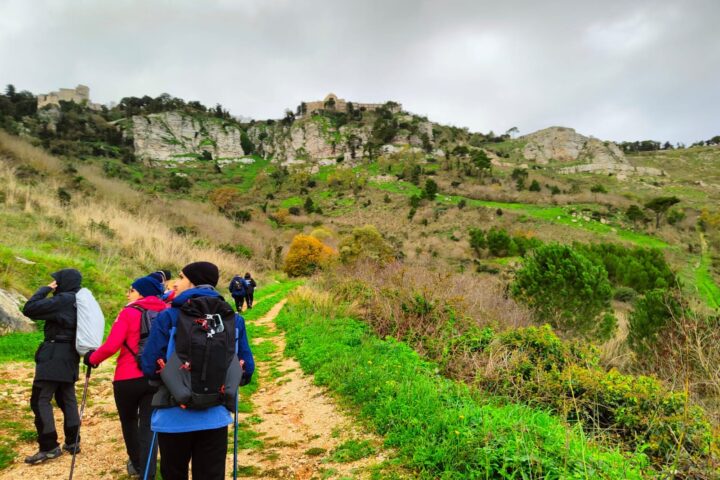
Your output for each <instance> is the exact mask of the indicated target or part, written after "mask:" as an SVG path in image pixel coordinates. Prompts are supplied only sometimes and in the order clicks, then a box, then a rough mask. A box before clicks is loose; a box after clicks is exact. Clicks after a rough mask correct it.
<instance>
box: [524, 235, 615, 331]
mask: <svg viewBox="0 0 720 480" xmlns="http://www.w3.org/2000/svg"><path fill="white" fill-rule="evenodd" d="M511 291H512V293H513V295H514V296H515V297H516V298H518V299H520V300H522V301H524V302H525V303H527V304H528V306H529V307H530V308H531V309H532V310H533V311H534V312H535V315H536V317H537V318H538V319H539V320H540V321H542V322H549V323H550V324H551V325H553V326H554V327H556V328H558V329H560V330H562V331H564V332H567V333H571V334H575V335H582V336H593V337H596V338H601V339H602V338H607V330H608V329H607V325H604V324H603V323H602V322H599V321H598V319H600V318H605V317H602V315H603V313H604V312H605V311H607V310H608V309H609V308H610V296H611V293H612V289H611V287H610V282H609V281H608V277H607V271H606V270H605V268H604V267H603V266H602V265H598V264H596V263H594V262H591V261H590V260H588V259H587V258H586V257H585V256H583V255H582V254H581V253H580V252H578V251H576V250H575V249H573V248H572V247H570V246H568V245H560V244H547V245H543V246H541V247H538V248H537V249H536V250H535V251H534V252H533V254H531V255H530V256H529V257H527V259H526V260H525V262H524V264H523V267H522V268H521V269H520V270H519V271H518V272H517V273H516V275H515V280H514V282H513V283H512V285H511ZM610 331H612V329H610Z"/></svg>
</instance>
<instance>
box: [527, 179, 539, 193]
mask: <svg viewBox="0 0 720 480" xmlns="http://www.w3.org/2000/svg"><path fill="white" fill-rule="evenodd" d="M528 190H530V191H531V192H539V191H540V182H538V181H537V180H533V181H532V182H531V183H530V188H528Z"/></svg>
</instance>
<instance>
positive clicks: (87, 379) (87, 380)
mask: <svg viewBox="0 0 720 480" xmlns="http://www.w3.org/2000/svg"><path fill="white" fill-rule="evenodd" d="M91 371H92V367H90V366H86V367H85V386H84V387H83V397H82V404H81V405H80V423H79V424H78V429H77V433H76V434H75V447H74V448H73V455H72V462H71V463H70V479H69V480H72V478H73V472H74V471H75V455H77V451H78V443H79V442H80V427H81V426H82V419H83V413H84V412H85V401H86V400H87V391H88V383H90V372H91Z"/></svg>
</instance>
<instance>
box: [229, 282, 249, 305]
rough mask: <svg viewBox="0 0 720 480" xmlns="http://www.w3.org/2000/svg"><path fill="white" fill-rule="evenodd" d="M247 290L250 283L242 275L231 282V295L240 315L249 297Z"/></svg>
mask: <svg viewBox="0 0 720 480" xmlns="http://www.w3.org/2000/svg"><path fill="white" fill-rule="evenodd" d="M247 288H248V283H247V282H246V281H245V279H244V278H243V277H241V276H240V275H235V276H234V277H233V278H232V280H230V285H228V290H230V295H232V297H233V300H235V310H237V312H238V313H240V312H242V308H243V303H245V299H246V296H247Z"/></svg>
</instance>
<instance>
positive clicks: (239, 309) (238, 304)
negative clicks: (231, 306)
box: [233, 295, 245, 313]
mask: <svg viewBox="0 0 720 480" xmlns="http://www.w3.org/2000/svg"><path fill="white" fill-rule="evenodd" d="M233 300H235V310H237V312H238V313H240V312H242V307H243V303H245V296H244V295H243V296H238V297H233Z"/></svg>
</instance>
